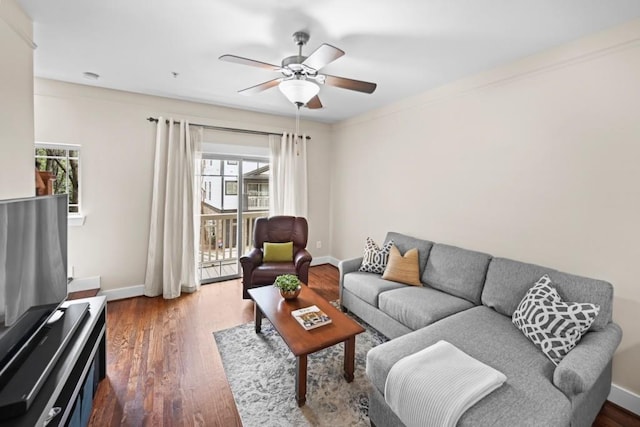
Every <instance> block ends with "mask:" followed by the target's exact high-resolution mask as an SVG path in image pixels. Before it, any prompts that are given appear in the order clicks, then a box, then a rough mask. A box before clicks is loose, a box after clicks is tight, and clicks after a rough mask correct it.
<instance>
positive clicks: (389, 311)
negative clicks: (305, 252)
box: [339, 232, 622, 427]
mask: <svg viewBox="0 0 640 427" xmlns="http://www.w3.org/2000/svg"><path fill="white" fill-rule="evenodd" d="M389 240H393V241H394V244H395V245H396V246H397V247H398V248H399V249H400V251H401V253H404V252H406V251H407V250H409V249H411V248H418V251H419V263H420V275H421V282H422V283H423V286H422V287H418V286H409V285H405V284H401V283H396V282H391V281H388V280H384V279H382V277H381V275H378V274H372V273H365V272H360V271H358V269H359V267H360V264H361V261H362V258H354V259H349V260H344V261H342V262H341V263H340V266H339V268H340V300H341V305H342V307H343V308H344V309H345V310H347V311H350V312H352V313H354V314H355V315H357V316H358V317H360V318H361V319H362V320H364V321H365V322H367V323H368V324H369V325H371V326H372V327H374V328H375V329H377V330H378V331H379V332H381V333H382V334H383V335H385V336H386V337H388V338H390V339H391V340H390V341H388V342H386V343H384V344H381V345H379V346H377V347H375V348H373V349H372V350H371V351H369V353H368V355H367V367H366V372H367V375H368V377H369V379H370V380H371V382H372V384H373V391H372V393H371V395H370V399H369V417H370V419H371V422H372V424H374V425H376V426H378V427H385V426H402V425H403V423H402V422H401V421H400V419H399V418H398V417H397V416H396V414H395V413H394V412H393V411H392V410H391V408H390V407H389V406H388V405H387V404H386V402H385V398H384V390H385V381H386V378H387V375H388V373H389V370H390V369H391V367H392V366H393V365H394V364H395V363H396V362H397V361H398V360H400V359H401V358H403V357H405V356H408V355H411V354H413V353H416V352H418V351H420V350H422V349H424V348H426V347H428V346H430V345H432V344H435V343H436V342H438V341H439V340H446V341H448V342H450V343H451V344H453V345H455V346H456V347H458V348H459V349H460V350H462V351H464V352H465V353H467V354H468V355H470V356H472V357H474V358H476V359H478V360H480V361H481V362H483V363H485V364H487V365H489V366H491V367H493V368H495V369H497V370H499V371H501V372H502V373H504V374H505V375H506V377H507V380H506V382H505V383H504V384H503V385H502V386H501V387H500V388H499V389H497V390H496V391H494V392H492V393H491V394H489V395H488V396H486V397H485V398H484V399H482V400H480V401H479V402H478V403H477V404H475V405H474V406H472V407H471V408H470V409H469V410H467V411H466V412H465V413H464V414H463V416H462V417H461V418H460V420H459V422H458V425H459V426H510V427H513V426H590V425H591V424H592V423H593V420H594V419H595V417H596V415H597V414H598V412H599V410H600V408H601V406H602V404H603V403H604V401H605V400H606V398H607V396H608V394H609V390H610V387H611V359H612V357H613V353H614V351H615V349H616V348H617V346H618V344H619V343H620V340H621V337H622V331H621V329H620V327H619V326H618V325H616V324H615V323H613V322H612V304H613V302H612V299H613V288H612V286H611V284H609V283H607V282H604V281H601V280H595V279H589V278H584V277H579V276H575V275H572V274H567V273H562V272H559V271H555V270H553V269H550V268H546V267H542V266H538V265H533V264H526V263H523V262H519V261H514V260H510V259H505V258H495V257H492V256H491V255H489V254H486V253H481V252H475V251H471V250H466V249H462V248H458V247H454V246H449V245H445V244H439V243H434V242H430V241H427V240H422V239H416V238H413V237H410V236H407V235H403V234H400V233H393V232H390V233H388V234H387V237H386V240H385V241H389ZM544 274H548V275H549V276H550V278H551V279H552V281H553V285H554V286H555V287H556V289H557V290H558V292H559V293H560V296H561V297H562V298H563V300H565V301H574V302H590V303H594V304H597V305H599V306H600V312H599V314H598V316H597V317H596V319H595V321H594V323H593V324H592V325H591V328H590V329H589V331H588V332H587V333H586V334H585V335H584V336H583V337H582V339H581V341H580V342H579V343H578V345H577V346H576V347H575V348H574V349H573V350H571V351H570V352H569V354H568V355H567V356H566V357H565V358H564V359H563V360H562V361H561V362H560V363H559V365H558V366H557V367H556V366H555V365H554V363H552V362H551V361H550V360H549V359H548V358H547V356H546V355H545V354H543V353H542V352H541V351H540V350H539V349H538V348H537V347H536V346H535V345H534V344H533V343H532V342H531V341H530V340H529V339H528V338H527V337H525V336H524V335H523V333H522V332H521V331H520V330H519V329H517V328H516V327H515V326H514V325H513V323H512V322H511V315H512V314H513V312H514V311H515V309H516V308H517V306H518V304H519V302H520V301H521V299H522V298H523V296H524V295H525V294H526V292H527V291H528V289H529V288H530V287H531V286H532V285H533V284H534V283H535V282H536V281H537V280H538V279H540V277H541V276H542V275H544Z"/></svg>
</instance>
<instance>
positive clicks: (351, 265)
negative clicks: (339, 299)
mask: <svg viewBox="0 0 640 427" xmlns="http://www.w3.org/2000/svg"><path fill="white" fill-rule="evenodd" d="M362 258H363V257H361V256H360V257H357V258H350V259H343V260H342V261H340V262H339V263H338V271H339V272H340V287H342V282H343V280H344V275H345V274H347V273H353V272H354V271H358V269H359V268H360V265H361V264H362Z"/></svg>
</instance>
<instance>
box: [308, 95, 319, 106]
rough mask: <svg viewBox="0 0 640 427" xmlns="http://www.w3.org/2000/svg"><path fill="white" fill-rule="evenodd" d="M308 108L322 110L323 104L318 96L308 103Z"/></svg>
mask: <svg viewBox="0 0 640 427" xmlns="http://www.w3.org/2000/svg"><path fill="white" fill-rule="evenodd" d="M307 108H309V109H311V110H315V109H318V108H322V102H320V98H318V95H316V96H314V97H313V98H311V99H310V100H309V101H308V102H307Z"/></svg>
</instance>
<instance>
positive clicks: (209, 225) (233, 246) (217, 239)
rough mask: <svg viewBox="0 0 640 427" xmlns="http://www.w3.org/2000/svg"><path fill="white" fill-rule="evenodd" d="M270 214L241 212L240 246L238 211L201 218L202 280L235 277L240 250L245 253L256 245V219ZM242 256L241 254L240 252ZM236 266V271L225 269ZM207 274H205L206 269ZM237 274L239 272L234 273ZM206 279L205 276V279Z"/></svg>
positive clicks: (264, 212)
mask: <svg viewBox="0 0 640 427" xmlns="http://www.w3.org/2000/svg"><path fill="white" fill-rule="evenodd" d="M268 215H269V212H268V211H251V212H243V213H242V219H241V223H242V242H241V243H242V245H238V241H237V240H238V225H237V222H238V217H237V214H236V212H232V213H221V214H202V215H200V254H199V261H200V269H201V272H202V273H203V274H201V276H202V277H203V278H209V279H212V278H215V277H220V276H224V275H229V274H234V270H235V265H236V263H237V261H238V257H239V255H238V251H239V250H240V251H245V250H246V248H247V247H250V246H251V245H252V244H253V243H252V241H253V227H254V225H255V222H256V218H259V217H263V216H268ZM240 255H242V252H241V253H240ZM224 266H233V269H231V268H229V269H227V270H226V272H225V270H224V269H223V267H224ZM205 269H206V273H207V274H204V270H205ZM235 273H236V274H237V271H235ZM205 276H206V277H205Z"/></svg>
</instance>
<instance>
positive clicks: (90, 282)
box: [67, 276, 100, 292]
mask: <svg viewBox="0 0 640 427" xmlns="http://www.w3.org/2000/svg"><path fill="white" fill-rule="evenodd" d="M93 289H100V276H93V277H83V278H78V279H72V280H71V282H70V283H69V284H68V285H67V292H80V291H89V290H93Z"/></svg>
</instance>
